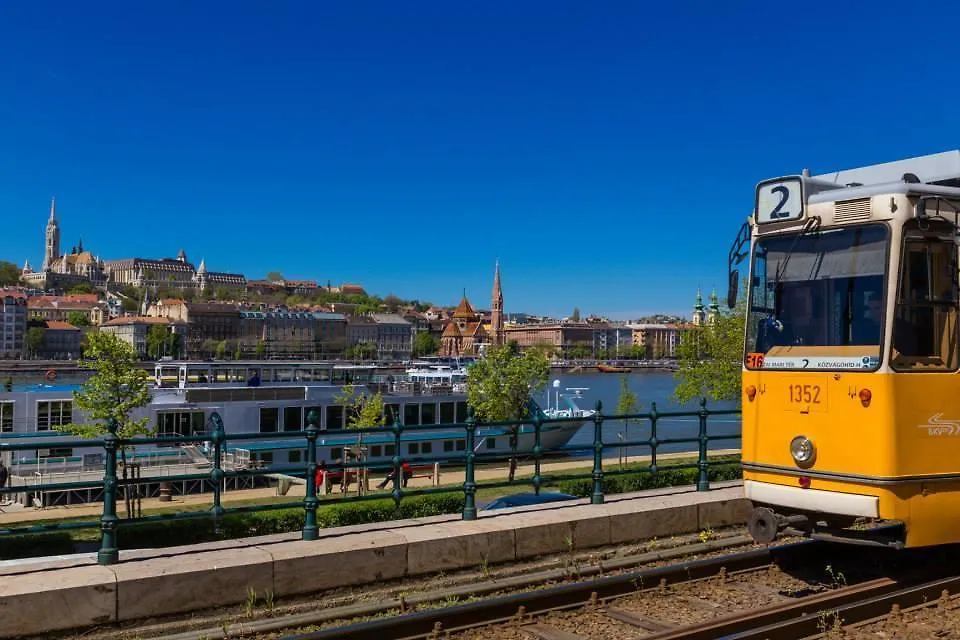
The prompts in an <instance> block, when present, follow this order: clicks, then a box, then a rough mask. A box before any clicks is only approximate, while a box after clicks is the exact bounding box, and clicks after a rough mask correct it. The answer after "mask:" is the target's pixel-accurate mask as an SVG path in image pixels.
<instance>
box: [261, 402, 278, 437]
mask: <svg viewBox="0 0 960 640" xmlns="http://www.w3.org/2000/svg"><path fill="white" fill-rule="evenodd" d="M279 426H280V409H278V408H277V407H263V408H261V409H260V433H276V432H277V430H278V427H279Z"/></svg>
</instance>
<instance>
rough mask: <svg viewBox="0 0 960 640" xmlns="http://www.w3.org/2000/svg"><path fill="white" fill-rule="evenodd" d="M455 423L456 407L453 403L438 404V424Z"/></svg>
mask: <svg viewBox="0 0 960 640" xmlns="http://www.w3.org/2000/svg"><path fill="white" fill-rule="evenodd" d="M456 421H457V405H456V404H455V403H453V402H441V403H440V422H441V423H442V424H451V423H453V422H456Z"/></svg>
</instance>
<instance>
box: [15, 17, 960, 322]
mask: <svg viewBox="0 0 960 640" xmlns="http://www.w3.org/2000/svg"><path fill="white" fill-rule="evenodd" d="M783 6H784V7H785V8H783V9H781V8H780V7H781V5H780V3H771V2H756V3H745V2H736V3H716V2H682V3H648V2H613V1H610V2H601V3H588V2H582V1H580V2H566V1H561V0H551V1H550V2H519V3H518V2H449V1H448V2H402V3H401V2H388V1H386V0H384V1H382V2H362V1H351V2H341V3H329V2H306V1H304V2H239V1H230V2H226V1H225V2H212V1H204V2H187V1H177V2H174V1H169V2H157V1H155V2H132V3H131V2H96V1H92V2H74V1H73V0H63V1H59V2H44V1H37V2H21V3H13V2H6V3H2V4H0V60H2V63H0V219H2V222H3V226H2V233H0V259H9V260H13V261H16V262H18V263H22V261H23V260H24V259H25V258H29V259H30V260H31V262H32V263H33V264H34V266H38V265H39V263H40V261H41V258H42V251H43V227H44V222H45V219H46V215H47V209H48V205H49V200H50V196H51V195H54V194H55V195H56V196H57V202H58V210H59V213H60V216H59V217H60V222H61V228H62V234H63V240H62V244H63V247H64V248H65V249H69V247H70V245H71V244H73V243H74V242H76V238H78V237H79V236H81V235H82V237H83V241H84V245H85V247H86V248H89V249H92V250H93V251H95V252H96V253H98V254H100V255H102V256H104V257H106V258H123V257H133V256H135V255H136V256H141V257H160V256H174V255H175V254H176V252H177V250H178V249H179V248H180V247H183V248H185V249H186V251H187V254H188V255H189V257H190V258H191V259H192V260H194V261H195V262H197V263H198V262H199V260H200V258H201V257H205V258H206V260H207V264H208V267H209V268H211V269H214V270H218V271H242V272H244V273H245V274H246V275H247V277H249V278H258V277H262V276H263V275H264V274H265V273H266V272H267V271H271V270H279V271H281V272H283V273H284V274H285V275H287V277H291V278H315V279H317V280H320V281H322V282H326V281H327V280H328V279H329V280H331V281H333V282H334V283H340V282H344V281H348V282H360V283H362V284H364V285H365V286H366V287H367V288H368V290H370V291H372V292H376V293H379V294H381V295H385V294H387V293H391V292H392V293H395V294H397V295H400V296H403V297H418V298H421V299H429V300H431V301H434V302H437V303H455V302H456V301H457V300H458V299H459V296H460V292H461V290H462V289H463V288H464V287H466V289H467V293H468V295H469V296H470V298H471V299H472V300H473V302H474V303H475V304H477V305H478V306H483V307H486V306H488V305H489V296H490V289H491V281H492V275H493V265H494V260H495V259H497V258H499V259H500V261H501V264H502V267H503V285H504V291H505V297H506V308H507V311H508V312H509V311H527V312H533V313H553V314H557V315H566V314H568V313H569V312H570V311H571V310H572V308H573V306H574V305H577V306H579V308H580V309H581V311H582V312H583V313H584V314H586V313H591V312H597V313H607V314H610V315H614V316H618V317H624V316H634V315H637V314H639V313H644V312H652V311H665V312H681V313H686V314H688V315H689V308H690V305H691V303H692V298H693V296H694V293H695V291H696V288H697V286H698V285H700V286H703V287H704V288H705V289H706V290H709V289H710V288H711V287H712V286H717V287H718V288H720V287H722V286H723V282H724V276H725V269H726V265H725V260H726V254H727V249H728V247H729V244H730V242H731V240H732V239H733V237H734V235H735V233H736V231H737V229H738V226H739V225H740V223H741V221H742V219H743V218H744V216H745V215H746V214H747V212H748V211H749V209H750V207H751V205H752V199H753V188H754V185H755V183H756V182H757V181H759V180H761V179H763V178H767V177H772V176H775V175H781V174H787V173H796V172H799V171H800V170H801V169H802V168H804V167H809V168H810V169H811V171H813V172H814V173H817V172H821V171H829V170H832V169H838V168H848V167H852V166H859V165H862V164H871V163H874V162H882V161H887V160H894V159H899V158H902V157H907V156H912V155H921V154H926V153H932V152H937V151H942V150H946V149H951V148H957V147H960V139H958V135H957V133H958V131H957V129H958V115H957V114H958V104H960V102H958V95H957V94H958V90H957V88H956V86H955V83H954V82H953V78H954V76H955V75H956V59H957V48H956V45H955V43H954V42H953V39H952V38H951V37H950V29H949V25H951V24H956V22H957V18H958V15H957V11H958V10H957V9H954V8H946V7H950V5H948V4H944V5H943V7H942V8H936V7H934V5H928V4H925V3H922V2H914V3H912V4H911V5H909V7H907V6H905V5H903V4H892V3H891V4H889V6H884V3H881V2H876V3H866V2H861V3H855V4H854V3H851V4H847V3H834V4H830V5H818V6H819V8H818V6H817V5H798V4H792V5H789V7H787V6H786V5H783Z"/></svg>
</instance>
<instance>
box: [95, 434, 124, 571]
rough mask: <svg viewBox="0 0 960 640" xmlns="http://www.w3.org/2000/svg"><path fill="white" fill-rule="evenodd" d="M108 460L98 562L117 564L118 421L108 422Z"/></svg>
mask: <svg viewBox="0 0 960 640" xmlns="http://www.w3.org/2000/svg"><path fill="white" fill-rule="evenodd" d="M103 448H104V450H105V451H106V455H107V459H106V465H105V468H104V471H103V515H102V516H101V517H100V535H101V538H100V551H99V552H98V553H97V562H98V563H100V564H117V562H119V561H120V551H119V549H118V548H117V524H118V520H117V421H116V420H113V419H111V420H110V421H109V422H107V434H106V435H105V436H104V437H103Z"/></svg>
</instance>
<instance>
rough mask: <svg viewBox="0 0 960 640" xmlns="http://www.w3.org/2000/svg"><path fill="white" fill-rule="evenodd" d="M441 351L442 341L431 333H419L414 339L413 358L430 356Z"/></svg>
mask: <svg viewBox="0 0 960 640" xmlns="http://www.w3.org/2000/svg"><path fill="white" fill-rule="evenodd" d="M439 350H440V340H439V339H438V338H437V336H435V335H433V334H432V333H430V332H429V331H419V332H417V335H415V336H414V337H413V357H414V358H419V357H422V356H430V355H433V354H435V353H436V352H437V351H439Z"/></svg>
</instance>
